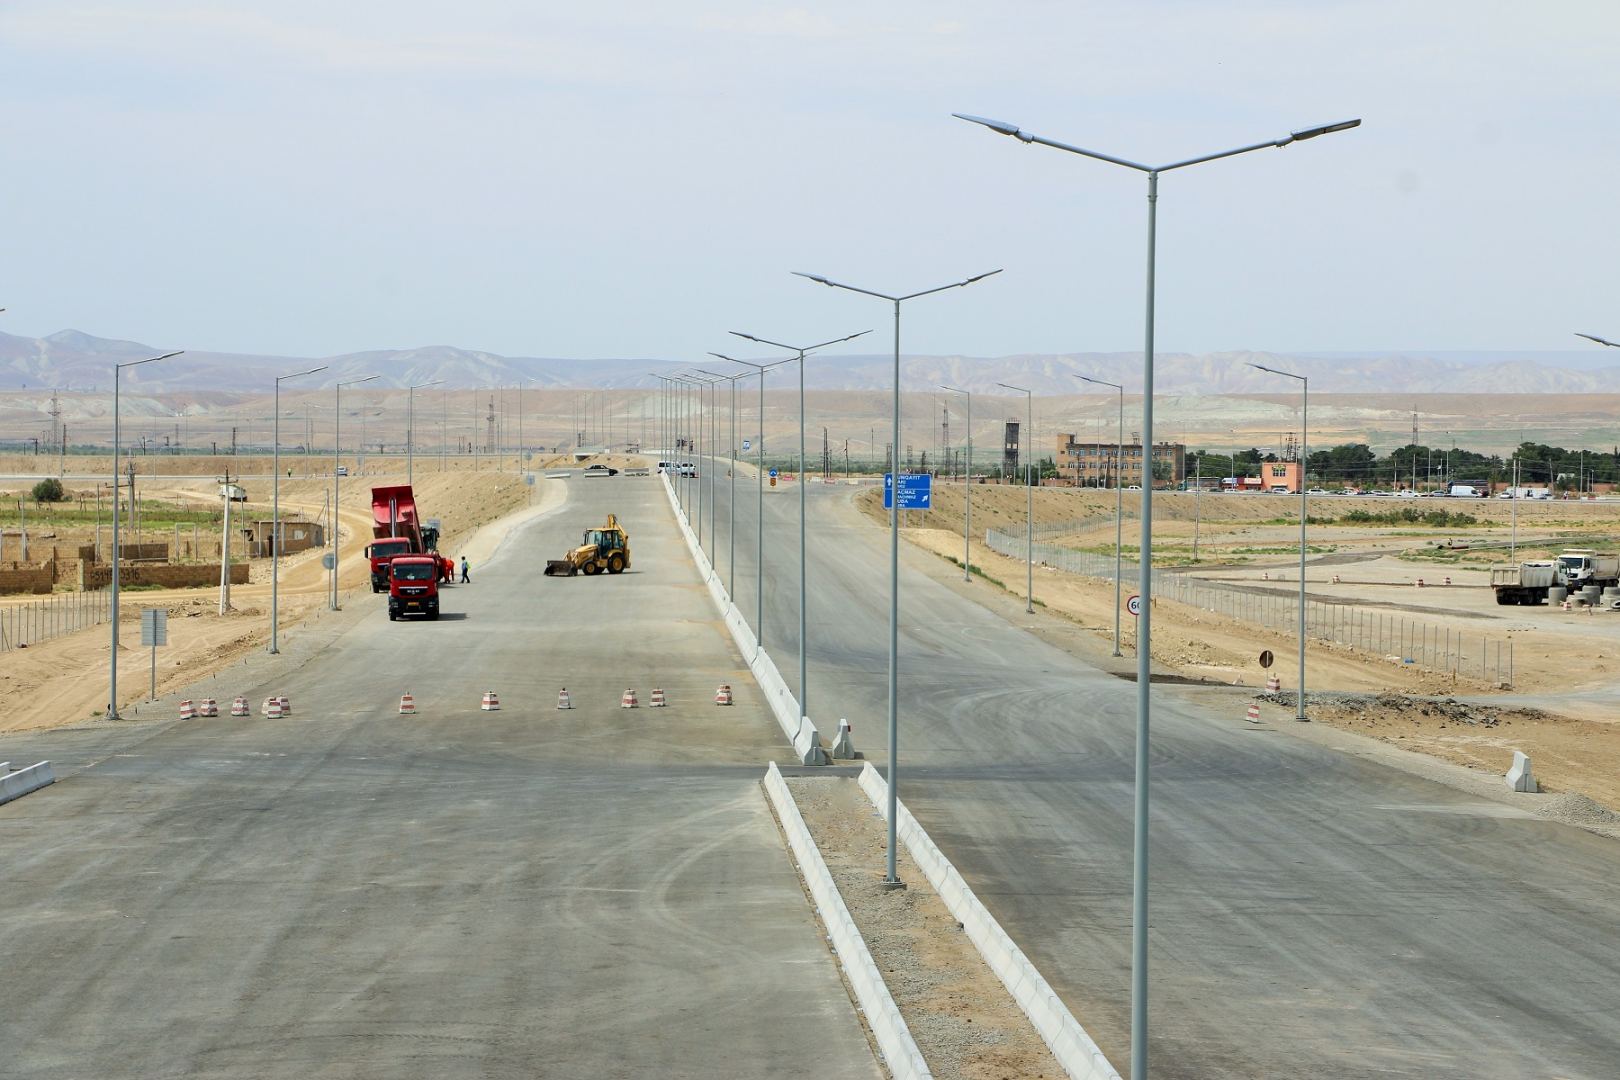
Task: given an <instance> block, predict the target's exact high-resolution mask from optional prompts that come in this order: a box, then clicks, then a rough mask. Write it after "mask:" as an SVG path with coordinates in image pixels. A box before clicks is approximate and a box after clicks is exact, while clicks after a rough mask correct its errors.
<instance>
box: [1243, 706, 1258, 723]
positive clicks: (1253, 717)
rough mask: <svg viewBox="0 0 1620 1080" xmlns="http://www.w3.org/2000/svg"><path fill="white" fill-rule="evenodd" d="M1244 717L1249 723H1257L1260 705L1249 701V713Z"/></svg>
mask: <svg viewBox="0 0 1620 1080" xmlns="http://www.w3.org/2000/svg"><path fill="white" fill-rule="evenodd" d="M1246 719H1247V720H1248V721H1249V723H1251V724H1258V723H1259V722H1260V706H1259V705H1257V704H1255V703H1253V702H1250V703H1249V715H1248V716H1247V717H1246Z"/></svg>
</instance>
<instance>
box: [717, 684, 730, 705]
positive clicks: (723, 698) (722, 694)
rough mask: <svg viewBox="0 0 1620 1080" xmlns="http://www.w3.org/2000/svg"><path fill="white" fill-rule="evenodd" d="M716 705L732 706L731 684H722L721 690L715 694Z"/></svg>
mask: <svg viewBox="0 0 1620 1080" xmlns="http://www.w3.org/2000/svg"><path fill="white" fill-rule="evenodd" d="M714 703H715V704H716V705H730V704H731V684H730V683H721V684H720V688H719V689H718V690H716V691H715V692H714Z"/></svg>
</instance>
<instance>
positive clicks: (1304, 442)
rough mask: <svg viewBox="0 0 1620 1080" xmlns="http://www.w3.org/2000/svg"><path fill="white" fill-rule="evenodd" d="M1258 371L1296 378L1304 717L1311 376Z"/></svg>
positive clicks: (1300, 710) (1301, 709) (1300, 709)
mask: <svg viewBox="0 0 1620 1080" xmlns="http://www.w3.org/2000/svg"><path fill="white" fill-rule="evenodd" d="M1249 366H1250V367H1252V368H1255V369H1256V370H1258V371H1264V372H1266V373H1267V374H1270V375H1281V376H1282V377H1283V378H1285V379H1297V380H1299V395H1300V412H1299V694H1298V695H1297V700H1296V702H1295V706H1296V707H1295V709H1294V719H1295V720H1307V719H1309V717H1307V716H1306V715H1305V504H1306V501H1307V500H1306V495H1305V466H1306V463H1307V462H1309V461H1310V460H1311V432H1310V421H1311V380H1310V379H1308V378H1306V377H1305V376H1304V375H1296V374H1294V373H1293V372H1292V371H1279V370H1278V369H1277V368H1271V367H1266V366H1265V365H1264V364H1250V365H1249Z"/></svg>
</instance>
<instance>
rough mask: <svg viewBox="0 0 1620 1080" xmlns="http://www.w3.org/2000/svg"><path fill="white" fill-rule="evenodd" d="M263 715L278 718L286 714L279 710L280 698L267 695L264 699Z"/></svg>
mask: <svg viewBox="0 0 1620 1080" xmlns="http://www.w3.org/2000/svg"><path fill="white" fill-rule="evenodd" d="M264 715H265V716H268V717H269V718H270V719H272V720H280V719H281V718H282V717H283V716H285V715H286V714H285V713H283V712H282V711H281V699H280V698H273V697H267V698H265V699H264Z"/></svg>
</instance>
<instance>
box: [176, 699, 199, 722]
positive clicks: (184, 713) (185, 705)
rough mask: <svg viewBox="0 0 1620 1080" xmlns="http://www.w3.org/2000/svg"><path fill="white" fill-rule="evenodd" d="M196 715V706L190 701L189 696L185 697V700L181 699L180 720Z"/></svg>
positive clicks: (191, 718)
mask: <svg viewBox="0 0 1620 1080" xmlns="http://www.w3.org/2000/svg"><path fill="white" fill-rule="evenodd" d="M196 716H197V706H195V705H193V704H192V703H191V699H190V698H187V699H186V700H184V701H182V702H181V703H180V719H182V720H193V719H195V718H196Z"/></svg>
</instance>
